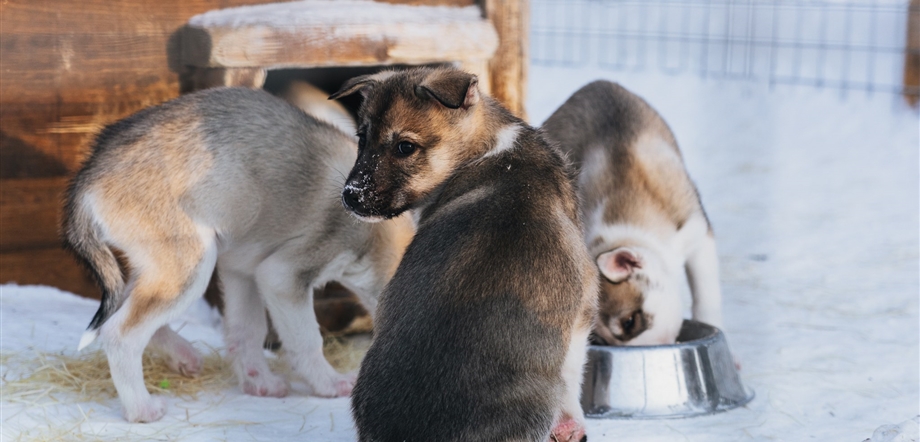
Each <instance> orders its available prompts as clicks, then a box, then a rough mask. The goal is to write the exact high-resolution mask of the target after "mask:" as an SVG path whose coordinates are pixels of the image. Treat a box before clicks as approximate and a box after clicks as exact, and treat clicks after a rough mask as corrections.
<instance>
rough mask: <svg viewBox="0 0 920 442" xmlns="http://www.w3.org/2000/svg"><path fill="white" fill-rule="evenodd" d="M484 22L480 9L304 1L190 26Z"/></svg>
mask: <svg viewBox="0 0 920 442" xmlns="http://www.w3.org/2000/svg"><path fill="white" fill-rule="evenodd" d="M481 20H483V18H482V10H480V9H479V7H477V6H465V7H451V6H418V5H398V4H389V3H378V2H374V1H369V0H341V1H333V0H302V1H294V2H284V3H269V4H264V5H257V6H241V7H236V8H227V9H218V10H213V11H208V12H205V13H204V14H199V15H196V16H194V17H192V18H191V19H190V20H189V24H190V25H192V26H197V27H202V28H212V27H245V26H271V27H276V28H278V27H308V26H328V25H330V24H336V23H341V24H348V25H368V24H381V23H401V24H406V23H424V24H433V23H462V22H478V21H481Z"/></svg>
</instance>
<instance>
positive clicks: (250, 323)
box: [221, 270, 288, 397]
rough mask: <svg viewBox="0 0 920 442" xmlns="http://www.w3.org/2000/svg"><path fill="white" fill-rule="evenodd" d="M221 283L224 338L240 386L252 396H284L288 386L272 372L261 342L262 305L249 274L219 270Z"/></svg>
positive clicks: (263, 330)
mask: <svg viewBox="0 0 920 442" xmlns="http://www.w3.org/2000/svg"><path fill="white" fill-rule="evenodd" d="M221 278H222V280H223V284H224V337H225V339H226V341H227V353H228V354H229V356H230V360H231V362H232V364H233V370H234V372H235V373H236V376H237V379H239V381H240V388H241V389H242V390H243V392H245V393H246V394H251V395H253V396H273V397H284V396H286V395H287V393H288V385H287V382H286V381H285V380H284V378H282V377H280V376H277V375H275V374H273V373H272V372H271V369H270V368H269V366H268V361H266V360H265V353H264V352H263V350H262V341H263V339H264V337H265V334H266V333H267V332H268V323H267V321H266V318H265V304H264V303H263V302H262V299H261V298H260V297H259V292H258V290H257V289H256V285H255V282H254V281H253V280H252V278H251V277H249V276H246V275H240V274H238V273H236V272H232V271H223V270H221Z"/></svg>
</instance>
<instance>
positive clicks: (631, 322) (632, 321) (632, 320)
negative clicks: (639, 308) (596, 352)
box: [620, 312, 639, 333]
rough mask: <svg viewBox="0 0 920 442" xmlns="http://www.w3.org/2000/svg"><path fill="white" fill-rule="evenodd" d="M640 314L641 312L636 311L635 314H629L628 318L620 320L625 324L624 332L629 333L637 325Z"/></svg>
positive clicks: (621, 323)
mask: <svg viewBox="0 0 920 442" xmlns="http://www.w3.org/2000/svg"><path fill="white" fill-rule="evenodd" d="M638 314H639V312H634V313H633V314H631V315H629V317H628V318H626V319H623V320H622V321H620V325H622V326H623V332H624V333H629V332H630V331H632V329H633V327H635V325H636V315H638Z"/></svg>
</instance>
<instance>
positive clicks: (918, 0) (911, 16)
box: [904, 0, 920, 107]
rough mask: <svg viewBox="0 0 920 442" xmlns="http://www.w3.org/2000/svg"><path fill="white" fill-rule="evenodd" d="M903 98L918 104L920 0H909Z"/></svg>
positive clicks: (911, 103)
mask: <svg viewBox="0 0 920 442" xmlns="http://www.w3.org/2000/svg"><path fill="white" fill-rule="evenodd" d="M904 57H905V58H904V90H905V94H904V99H905V100H907V103H908V104H910V105H911V106H914V107H917V106H918V105H920V0H911V1H910V9H909V10H908V14H907V51H906V55H905V56H904Z"/></svg>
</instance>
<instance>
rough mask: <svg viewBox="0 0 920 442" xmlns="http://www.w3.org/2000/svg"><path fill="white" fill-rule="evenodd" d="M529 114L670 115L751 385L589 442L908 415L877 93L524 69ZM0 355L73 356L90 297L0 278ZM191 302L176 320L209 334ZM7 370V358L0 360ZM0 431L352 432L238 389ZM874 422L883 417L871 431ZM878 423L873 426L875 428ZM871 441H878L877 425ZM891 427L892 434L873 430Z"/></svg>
mask: <svg viewBox="0 0 920 442" xmlns="http://www.w3.org/2000/svg"><path fill="white" fill-rule="evenodd" d="M530 78H531V82H530V85H529V91H528V93H529V99H528V112H529V116H530V119H531V121H532V122H533V123H535V124H538V123H541V122H542V121H543V120H544V119H545V118H546V117H547V116H548V115H549V114H550V113H551V112H552V111H553V110H554V109H555V108H556V107H557V106H558V105H559V104H561V103H562V102H563V101H564V100H565V99H566V98H567V97H568V96H569V95H570V94H571V93H572V92H574V91H575V90H576V89H577V88H578V87H580V86H582V85H584V84H585V83H587V82H589V81H591V80H594V79H597V78H607V79H611V80H615V81H618V82H620V83H622V84H624V85H625V86H626V87H628V88H630V89H632V90H633V91H635V92H637V93H638V94H640V95H641V96H643V97H645V98H646V99H647V100H648V101H649V102H650V103H651V104H652V105H653V106H654V107H656V108H657V109H658V110H659V112H661V114H662V115H663V116H664V118H665V119H666V120H667V121H668V122H669V124H670V125H671V127H672V129H673V131H674V133H675V134H676V136H677V139H678V141H679V143H680V145H681V148H682V149H683V152H684V155H685V159H686V163H687V167H688V169H689V170H690V174H691V176H692V177H693V178H694V179H695V181H696V183H697V184H698V187H699V190H700V193H701V195H702V199H703V203H704V205H705V207H706V209H707V212H708V213H709V215H710V217H711V219H712V222H713V224H714V228H715V231H716V236H717V240H718V242H719V248H720V250H719V251H720V257H721V262H722V282H723V291H724V294H725V314H726V318H725V322H726V326H725V329H726V333H727V335H728V338H729V341H730V344H731V346H732V348H733V350H734V352H735V353H736V354H737V355H738V357H739V358H740V360H741V362H742V364H743V366H744V368H743V371H742V378H743V380H744V381H745V382H746V383H747V384H748V385H750V386H751V387H753V389H754V390H755V391H756V393H757V397H756V398H755V399H754V400H753V401H752V402H751V403H750V404H748V405H747V406H746V407H744V408H740V409H736V410H732V411H729V412H726V413H722V414H718V415H713V416H706V417H697V418H692V419H682V420H653V421H622V420H591V421H589V423H588V426H589V428H588V434H589V437H590V440H592V441H608V440H609V441H613V440H616V441H675V440H691V441H736V440H784V441H791V440H819V441H831V440H833V441H863V440H866V439H869V438H871V437H872V436H873V432H875V431H876V429H879V428H880V427H882V426H883V425H889V424H895V425H897V424H900V423H904V424H903V425H902V426H901V427H899V428H900V431H901V432H902V435H901V439H895V440H912V439H911V438H910V437H905V436H906V435H913V438H917V431H918V430H917V423H916V417H917V416H918V415H920V313H918V300H920V266H918V264H920V154H918V151H920V125H918V114H917V112H916V111H913V110H909V109H907V108H905V107H904V106H903V105H901V104H900V101H899V100H898V99H897V98H896V97H893V96H891V95H888V94H876V95H869V96H867V95H865V94H863V93H854V92H851V93H849V95H848V96H847V97H846V98H845V99H844V98H842V97H841V95H840V93H839V92H837V91H819V90H814V89H810V88H782V87H781V88H777V89H774V90H769V89H767V88H765V87H762V86H759V85H752V84H748V83H731V82H721V81H716V80H708V81H704V80H699V79H694V78H688V77H670V76H665V75H656V74H648V73H628V74H622V73H613V72H609V71H597V70H590V69H564V68H539V67H534V68H532V69H531V72H530ZM0 307H2V308H0V352H2V353H3V354H4V355H18V356H29V354H30V353H31V352H34V351H42V352H65V353H73V352H74V350H75V348H76V345H77V341H78V339H79V337H80V334H81V333H82V331H83V329H84V327H85V326H86V324H87V322H88V321H89V319H90V318H91V317H92V315H93V313H94V311H95V309H96V302H95V301H91V300H85V299H81V298H78V297H76V296H74V295H71V294H68V293H63V292H60V291H57V290H55V289H52V288H47V287H20V286H16V285H3V286H2V287H0ZM218 322H219V318H216V317H215V316H214V314H213V312H210V311H208V310H207V309H206V308H205V307H204V306H203V304H199V305H196V307H195V308H194V309H193V311H191V312H189V313H188V314H187V315H186V316H185V317H183V318H181V319H180V320H179V321H177V322H176V323H174V326H175V327H177V328H178V327H180V326H181V330H180V334H182V335H184V336H186V337H187V338H189V339H192V340H195V341H197V342H199V343H200V344H201V345H202V346H204V345H211V346H217V347H220V346H222V342H221V337H220V332H219V325H218ZM4 361H5V362H4V364H5V365H3V367H2V371H3V374H4V375H5V376H15V375H16V374H17V373H16V364H15V358H8V359H4ZM0 415H2V416H0V426H2V432H0V435H2V439H3V440H17V439H25V440H30V439H35V438H43V439H45V440H57V439H79V438H82V439H88V440H93V439H102V440H131V439H136V440H141V439H143V440H174V439H181V440H184V441H197V440H202V441H204V440H266V441H268V440H272V441H274V440H279V441H280V440H311V441H313V440H315V441H350V440H354V438H355V432H354V427H353V424H352V421H351V418H350V416H349V411H348V400H347V399H318V398H311V397H306V396H304V395H303V394H302V393H299V394H298V393H297V392H296V391H295V392H294V394H292V395H290V396H288V397H287V398H284V399H275V398H255V397H250V396H245V395H243V394H242V393H241V392H240V391H239V390H238V389H237V388H231V389H228V390H226V391H223V392H220V393H219V394H208V395H203V396H201V397H199V399H198V400H197V401H191V400H184V399H175V398H174V399H171V400H170V408H169V412H168V414H167V415H166V417H165V418H164V419H163V420H162V421H160V422H156V423H153V424H128V423H126V422H125V421H124V420H123V419H122V417H121V409H120V405H119V404H118V402H117V400H116V399H112V400H108V401H104V402H102V403H97V402H71V403H68V402H67V401H63V402H57V403H52V402H50V401H43V400H39V401H38V402H37V403H35V404H31V405H29V404H23V403H19V402H11V401H8V400H7V398H6V397H4V398H3V401H2V403H0ZM887 428H888V429H890V428H891V427H887ZM884 429H885V428H882V430H884ZM878 433H879V435H878V437H877V438H876V439H874V440H877V441H879V440H888V439H883V438H882V437H883V436H882V435H881V433H883V431H879V432H878ZM889 434H890V433H889Z"/></svg>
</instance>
